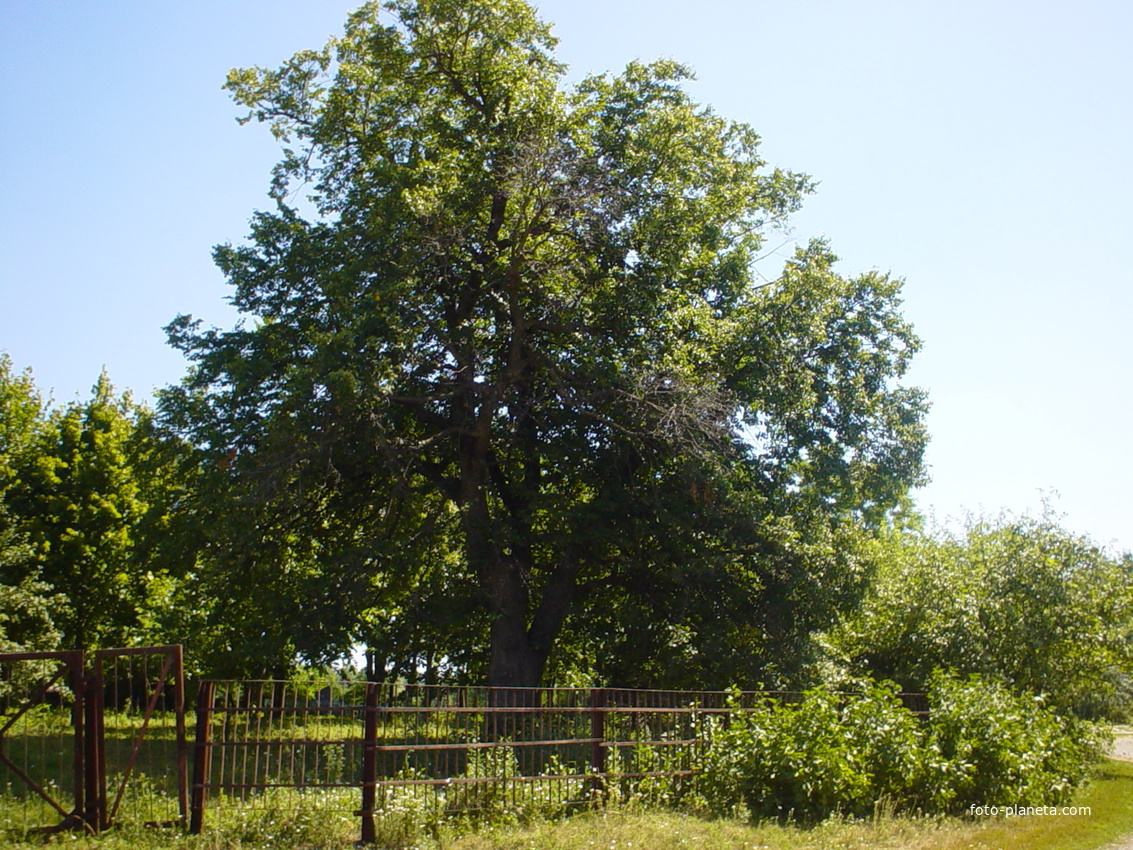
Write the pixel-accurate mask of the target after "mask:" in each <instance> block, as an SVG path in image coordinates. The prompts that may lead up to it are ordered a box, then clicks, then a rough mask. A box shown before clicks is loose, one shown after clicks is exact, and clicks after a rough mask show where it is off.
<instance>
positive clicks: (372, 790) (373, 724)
mask: <svg viewBox="0 0 1133 850" xmlns="http://www.w3.org/2000/svg"><path fill="white" fill-rule="evenodd" d="M380 696H381V686H380V685H376V684H374V683H373V682H367V683H366V701H365V708H364V709H363V710H364V712H365V714H364V719H363V730H362V811H361V812H359V814H361V816H362V843H363V844H374V843H375V842H376V841H377V840H378V835H377V828H376V826H375V824H374V804H375V803H376V802H377V794H376V790H377V784H378V704H379V697H380Z"/></svg>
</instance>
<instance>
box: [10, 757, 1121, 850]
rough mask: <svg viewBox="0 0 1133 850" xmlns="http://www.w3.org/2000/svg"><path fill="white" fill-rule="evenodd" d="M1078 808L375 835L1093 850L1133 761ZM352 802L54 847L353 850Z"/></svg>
mask: <svg viewBox="0 0 1133 850" xmlns="http://www.w3.org/2000/svg"><path fill="white" fill-rule="evenodd" d="M347 797H350V799H349V800H347V799H346V798H347ZM1074 805H1078V806H1090V807H1091V809H1092V814H1091V815H1088V816H1077V817H1063V816H1051V817H1032V818H1001V819H994V818H988V819H959V818H915V817H900V816H897V817H894V816H890V815H884V814H882V815H880V816H879V817H877V818H874V819H872V820H866V821H846V820H837V819H835V820H830V821H827V822H825V823H822V824H819V825H817V826H813V827H796V826H780V825H778V824H767V823H765V824H756V825H752V824H748V823H744V822H741V821H736V820H727V819H707V818H700V817H695V816H691V815H683V814H679V813H676V812H669V811H656V810H649V809H644V808H640V807H637V806H633V805H630V806H623V807H620V808H613V809H610V810H606V811H594V812H587V813H582V814H578V815H575V816H572V817H569V818H562V819H557V820H540V821H533V822H531V823H527V824H518V825H517V824H512V825H497V826H494V827H484V826H481V827H480V828H478V829H469V828H468V827H467V826H464V827H461V826H460V824H459V823H449V824H447V825H445V826H442V827H441V829H440V831H439V834H432V835H424V834H422V833H421V832H420V831H419V830H418V829H417V828H416V827H415V826H413V825H412V823H411V821H412V817H401V818H399V816H398V815H397V813H396V812H393V813H391V814H390V815H389V816H388V817H386V818H384V819H383V820H382V821H381V822H379V833H380V836H382V837H384V838H385V839H386V840H385V841H384V842H383V845H379V846H385V847H418V848H421V850H670V848H690V850H691V848H701V847H703V848H712V850H716V848H719V849H720V850H756V848H763V850H834V848H838V850H859V848H860V850H866V848H882V850H886V848H893V850H897V848H907V850H991V849H992V848H1011V850H1092V848H1101V847H1103V846H1105V845H1107V844H1109V843H1111V842H1113V841H1115V840H1117V839H1119V838H1121V837H1122V836H1125V835H1130V834H1133V763H1126V762H1116V761H1110V762H1107V763H1106V764H1105V765H1104V766H1103V767H1102V768H1101V770H1100V771H1099V774H1098V776H1097V778H1096V779H1095V781H1094V782H1092V783H1091V784H1090V785H1089V786H1087V787H1086V788H1085V789H1083V791H1081V792H1080V793H1079V794H1078V796H1077V797H1076V799H1075V800H1074ZM352 806H353V796H352V795H349V794H346V795H335V794H327V795H319V794H317V793H316V794H305V795H298V796H297V797H294V796H293V797H285V796H282V795H281V796H279V797H278V798H276V799H274V800H272V799H268V800H265V801H261V803H260V804H259V805H258V806H257V807H249V806H245V807H239V806H234V805H231V806H223V805H220V806H217V807H215V808H214V809H213V810H212V811H211V812H210V815H211V817H212V820H211V824H212V825H211V827H210V828H209V830H208V831H207V834H206V835H203V836H200V837H192V836H186V835H182V834H180V833H179V832H176V831H173V830H155V829H148V828H144V827H141V826H127V827H125V828H123V829H119V830H115V831H113V832H111V833H109V834H106V835H103V836H100V837H98V838H89V837H83V836H72V835H60V836H53V837H52V838H51V840H50V842H49V843H54V844H67V845H68V846H71V847H74V848H76V850H252V848H265V850H266V848H279V850H286V849H287V848H302V850H346V848H349V847H352V846H353V843H354V841H355V840H356V839H357V835H358V833H357V830H358V820H357V819H356V818H355V817H353V815H352V813H351V812H350V811H349V809H350V808H351V807H352ZM405 814H406V815H412V814H413V813H412V812H406V813H405ZM8 837H9V840H10V841H11V843H10V844H9V846H11V847H12V848H13V850H16V848H22V850H31V848H38V847H42V846H43V839H42V837H39V836H25V837H23V838H20V837H18V836H14V835H11V834H10V835H9V836H8ZM0 840H2V839H0Z"/></svg>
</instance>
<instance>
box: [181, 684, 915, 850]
mask: <svg viewBox="0 0 1133 850" xmlns="http://www.w3.org/2000/svg"><path fill="white" fill-rule="evenodd" d="M847 698H848V699H849V698H852V695H847ZM801 699H802V694H800V693H793V692H768V691H758V692H740V693H729V692H723V691H651V690H629V689H616V688H530V689H527V688H485V687H456V686H443V685H433V686H430V685H401V684H379V683H365V682H345V681H336V682H317V683H297V682H293V681H204V682H201V683H200V686H199V690H198V695H197V722H196V730H195V746H194V752H193V781H192V799H191V804H190V831H191V832H193V833H194V834H199V833H200V832H201V830H202V829H203V826H204V821H205V813H206V809H207V808H208V807H209V806H210V804H211V805H231V804H237V805H245V806H246V805H249V804H250V805H258V804H259V805H267V804H269V803H270V804H271V805H288V804H287V803H286V802H283V803H281V802H280V800H281V798H280V794H283V793H288V792H290V793H296V792H298V793H303V792H305V791H311V790H315V789H317V790H319V791H320V792H321V795H322V796H321V797H320V799H321V800H322V801H323V803H324V805H326V806H327V807H329V808H332V809H337V810H338V811H339V812H340V813H342V814H343V815H344V816H345V815H347V813H348V814H349V816H352V817H360V818H361V832H362V840H363V841H364V842H370V841H373V840H374V836H375V818H376V816H377V815H378V814H379V813H380V812H382V811H385V810H389V809H391V808H398V807H400V808H401V809H404V808H405V807H413V808H417V809H421V808H423V807H428V808H431V810H432V811H434V812H437V811H440V812H443V813H446V814H472V815H474V814H477V813H487V812H491V811H497V810H501V809H503V810H516V809H530V808H531V807H532V806H535V807H539V808H541V809H543V810H548V811H549V810H554V811H563V810H567V809H570V808H573V807H583V806H587V805H591V804H593V803H594V802H596V801H600V800H602V799H605V797H606V796H607V795H609V794H617V795H618V796H619V797H620V798H622V799H625V798H628V797H631V796H637V797H640V798H652V797H670V796H673V795H679V794H681V793H682V792H683V791H684V790H685V789H686V788H687V787H688V786H689V783H690V782H691V781H692V780H693V779H694V777H695V775H696V772H697V768H698V765H699V764H700V763H701V757H702V755H703V753H704V750H705V748H706V747H707V745H708V743H709V737H710V734H711V722H710V721H711V718H713V717H723V716H725V715H727V714H729V713H730V712H732V711H734V710H737V709H738V710H740V711H742V710H744V708H752V707H754V706H755V705H757V704H763V703H766V702H767V701H769V700H770V701H778V702H782V703H792V702H799V701H801ZM902 700H903V701H904V703H905V705H906V707H907V708H909V709H910V710H912V711H914V712H917V713H924V712H925V710H926V709H927V706H926V705H925V703H924V697H923V696H922V695H919V694H903V695H902ZM359 793H360V802H361V806H360V807H359V805H358V803H359ZM308 800H309V797H308ZM210 801H211V803H210ZM305 802H306V801H305ZM296 804H297V803H296Z"/></svg>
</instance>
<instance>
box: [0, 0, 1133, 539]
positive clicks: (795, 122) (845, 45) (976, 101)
mask: <svg viewBox="0 0 1133 850" xmlns="http://www.w3.org/2000/svg"><path fill="white" fill-rule="evenodd" d="M353 5H355V4H354V3H351V2H339V0H320V2H317V3H314V2H309V0H308V1H307V2H299V0H270V2H269V1H268V0H239V2H236V3H229V2H225V3H221V2H219V1H218V0H194V2H193V3H168V2H153V0H145V2H142V0H101V2H98V3H89V2H80V0H66V2H65V1H64V0H0V83H2V85H0V116H2V117H0V150H2V151H3V154H4V155H3V157H0V186H2V191H0V349H3V350H6V351H7V352H8V353H9V354H10V355H11V357H12V359H13V361H14V362H15V364H16V365H17V366H18V367H20V368H23V367H26V366H30V367H32V369H33V371H34V374H35V376H36V379H37V381H38V383H39V384H40V386H41V387H43V388H45V389H51V390H52V391H53V394H54V397H55V399H56V400H57V401H68V400H70V399H72V398H74V397H76V395H81V396H85V395H86V394H87V393H88V392H89V388H90V386H91V385H92V384H93V383H94V381H95V379H96V378H97V375H98V372H99V370H100V369H101V368H102V367H103V366H105V367H106V369H107V370H108V372H109V374H110V376H111V378H112V380H113V381H114V382H115V384H116V385H117V386H118V387H119V388H130V389H132V390H133V391H134V393H135V395H136V396H138V397H141V398H148V397H149V396H150V394H151V393H152V390H153V389H154V388H155V387H158V386H162V385H165V384H167V383H171V382H174V381H176V380H177V379H178V378H179V376H180V375H181V373H182V372H183V368H184V366H183V363H182V361H181V359H180V357H179V355H177V354H176V353H175V352H173V351H172V350H171V349H169V348H168V347H167V346H166V345H165V341H164V334H163V333H162V331H161V328H162V327H163V326H164V325H165V324H167V323H168V322H169V321H170V319H172V318H173V316H175V315H176V314H178V313H192V314H194V315H196V316H199V317H201V318H203V319H204V320H205V321H206V323H216V324H220V325H230V324H231V323H232V321H233V314H232V313H231V311H230V310H229V308H228V307H227V306H226V305H225V302H224V298H225V295H226V287H225V284H224V281H223V279H222V278H221V276H220V274H219V273H218V272H217V271H216V269H215V268H213V266H212V263H211V260H210V251H211V247H212V246H213V245H214V244H216V243H219V242H224V241H237V240H239V239H240V238H241V237H243V236H244V234H245V233H246V231H247V221H248V218H249V216H250V214H251V212H252V211H253V210H254V209H256V208H264V207H266V206H268V203H269V202H268V199H267V197H266V190H267V186H268V179H269V177H268V175H269V171H270V168H271V166H272V165H273V164H274V162H275V160H276V158H277V148H276V146H275V143H274V142H273V140H272V139H271V137H270V134H269V133H268V132H267V131H266V130H265V129H264V128H262V127H256V126H247V127H239V126H238V125H237V124H236V122H235V120H234V118H235V116H236V115H237V114H239V111H238V110H237V109H236V107H235V106H234V105H233V104H232V103H231V102H230V101H229V100H228V98H227V96H226V95H225V93H224V92H222V91H221V89H220V85H221V83H222V82H223V80H224V77H225V74H226V73H227V71H228V69H229V68H230V67H233V66H247V65H256V64H259V65H271V66H274V65H276V64H278V63H279V62H281V61H282V60H283V59H285V58H286V57H288V56H290V55H291V54H292V53H294V52H295V51H297V50H300V49H303V48H307V47H316V46H320V45H321V44H322V43H323V42H324V41H325V40H326V38H327V37H328V36H330V35H333V34H335V33H337V32H338V31H340V29H341V25H342V22H343V21H344V20H345V17H346V14H347V12H348V11H349V9H350V8H352V7H353ZM539 6H540V9H541V13H542V15H543V17H544V18H546V19H548V20H550V21H553V22H554V23H555V25H556V27H555V31H556V33H557V34H558V35H559V37H560V38H561V44H560V50H559V56H560V58H561V59H563V60H564V61H566V62H568V63H569V64H570V65H571V68H572V71H571V74H572V76H573V77H577V76H580V75H581V74H583V73H586V72H591V71H604V70H617V69H620V68H621V67H622V66H624V64H625V63H626V62H627V61H629V60H631V59H635V58H641V59H653V58H659V57H671V58H675V59H678V60H680V61H683V62H686V63H688V64H689V65H691V66H692V67H693V68H694V69H695V71H696V72H697V75H698V80H697V82H695V83H694V84H693V92H694V94H695V95H696V97H697V98H698V99H700V100H701V101H703V102H705V103H710V104H712V105H713V106H714V107H715V108H716V109H717V110H718V111H719V112H720V113H722V114H723V115H725V116H727V117H729V118H733V119H737V120H742V121H746V122H748V123H750V124H751V125H752V126H754V127H755V128H756V130H757V131H759V133H760V134H761V135H762V136H763V139H764V147H763V152H764V155H765V157H766V158H767V159H768V161H769V162H770V163H772V164H775V165H781V166H784V167H787V168H791V169H794V170H798V171H804V172H807V173H809V174H811V175H812V176H813V177H814V178H815V179H816V180H818V181H819V184H820V185H819V189H818V192H817V194H816V195H815V196H814V197H812V198H811V199H810V200H809V201H808V203H807V204H806V207H805V208H804V211H803V212H802V213H801V214H800V215H798V216H797V217H796V219H795V223H794V232H793V237H794V238H795V239H797V240H800V241H805V240H806V239H807V238H809V237H811V236H816V235H824V236H827V237H828V238H829V239H830V240H831V242H832V245H833V247H834V249H835V250H836V251H837V252H838V253H839V254H840V255H841V256H842V258H843V261H842V265H841V270H842V271H843V272H844V273H847V274H851V273H854V272H857V271H864V270H868V269H871V268H880V269H882V270H886V271H891V272H892V273H893V274H895V275H898V276H900V277H903V278H905V279H906V281H907V283H906V290H905V298H906V301H905V312H906V315H907V316H908V317H909V318H910V319H911V320H912V322H913V323H914V325H915V326H916V328H917V330H918V332H919V333H920V335H921V336H922V338H923V339H924V344H925V346H924V350H923V352H922V353H921V354H920V355H919V358H918V362H917V364H916V365H915V367H914V369H913V372H912V374H911V375H910V381H911V382H913V383H916V384H918V385H920V386H923V387H925V388H927V389H928V391H929V393H930V395H931V397H932V400H933V404H934V407H933V411H932V414H931V416H930V420H929V426H930V429H931V431H932V435H933V442H932V445H931V448H930V452H929V462H930V464H931V466H932V475H933V483H932V484H931V485H930V486H929V487H927V488H925V489H924V490H923V491H921V492H920V493H919V494H918V502H919V503H920V505H921V506H922V508H924V509H925V510H926V511H933V512H935V514H936V515H937V516H938V517H939V518H941V519H944V518H946V517H949V516H957V515H959V514H961V513H962V512H963V511H965V510H971V511H980V510H983V511H985V512H989V513H990V512H995V511H998V510H1000V509H1008V510H1013V511H1017V512H1020V511H1024V510H1032V511H1033V510H1034V509H1035V508H1036V506H1037V505H1038V504H1039V501H1040V497H1041V493H1042V492H1044V491H1045V492H1047V493H1057V494H1058V496H1057V498H1056V500H1055V506H1056V508H1058V509H1059V510H1060V511H1062V512H1064V513H1065V514H1066V519H1065V522H1066V524H1067V525H1068V526H1069V527H1070V528H1072V529H1074V530H1076V531H1080V532H1082V533H1086V534H1089V535H1091V536H1093V537H1094V538H1096V539H1097V540H1099V541H1101V542H1112V543H1114V544H1115V545H1116V546H1117V547H1119V548H1122V549H1133V529H1130V526H1129V517H1130V516H1133V492H1131V489H1130V486H1129V482H1130V481H1131V480H1133V453H1131V452H1130V450H1129V443H1128V439H1129V438H1128V435H1129V433H1130V430H1131V429H1130V426H1129V422H1130V419H1131V414H1133V402H1131V400H1130V399H1131V398H1133V392H1131V389H1133V386H1131V384H1133V378H1131V368H1130V367H1131V366H1133V334H1131V333H1130V330H1129V327H1128V326H1129V323H1130V319H1131V317H1133V286H1131V285H1130V284H1131V283H1133V271H1131V265H1130V262H1129V260H1128V258H1127V256H1126V254H1127V253H1128V246H1129V244H1130V234H1131V233H1133V211H1131V210H1133V206H1131V203H1130V199H1131V198H1133V156H1130V135H1131V131H1133V108H1131V107H1133V95H1131V92H1130V83H1131V81H1133V51H1130V50H1129V49H1128V44H1129V42H1130V38H1131V37H1133V5H1131V4H1128V3H1125V2H1103V1H1102V0H1083V2H1079V3H1076V4H1074V5H1073V6H1071V4H1068V3H1058V4H1055V3H1035V2H1028V3H1024V2H1014V0H1010V1H1009V2H1008V1H1004V2H994V1H993V0H983V2H968V0H954V1H953V2H950V3H928V2H913V0H900V2H896V0H895V1H894V2H881V0H855V2H833V0H827V2H821V1H820V0H795V2H763V0H747V2H725V0H701V1H700V2H698V3H696V4H688V3H681V4H677V3H670V2H664V0H650V2H645V0H603V2H595V1H593V0H573V2H568V0H553V2H552V0H547V2H544V3H542V4H539ZM782 250H783V252H784V253H786V252H789V251H790V250H791V246H790V245H787V246H784V248H783V249H782ZM767 262H768V263H769V265H768V266H766V268H765V273H767V274H771V273H773V271H774V264H776V263H777V260H776V259H772V260H769V261H767Z"/></svg>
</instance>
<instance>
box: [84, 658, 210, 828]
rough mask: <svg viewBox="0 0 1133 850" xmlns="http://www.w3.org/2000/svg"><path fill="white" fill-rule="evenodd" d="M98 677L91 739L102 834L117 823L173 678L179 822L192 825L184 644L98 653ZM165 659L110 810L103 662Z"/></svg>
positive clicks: (96, 676) (92, 776)
mask: <svg viewBox="0 0 1133 850" xmlns="http://www.w3.org/2000/svg"><path fill="white" fill-rule="evenodd" d="M93 654H94V676H93V688H94V693H93V699H91V700H90V702H92V703H94V704H95V705H96V706H97V708H95V709H93V710H92V713H93V718H92V720H93V724H92V727H91V728H92V730H93V731H92V735H91V737H92V738H93V739H94V740H95V741H96V742H97V743H94V744H92V746H91V750H92V754H93V755H94V757H95V758H96V759H97V762H98V769H97V772H96V773H95V774H92V775H91V778H92V781H93V782H95V786H94V787H95V788H96V789H97V791H96V800H97V803H96V805H97V807H98V811H97V817H98V831H100V832H101V831H102V830H105V829H108V828H109V827H110V826H111V825H113V823H114V818H115V816H117V814H118V807H119V805H120V804H121V802H122V795H123V794H124V793H125V791H126V786H127V785H128V784H129V782H130V775H131V774H132V773H133V770H134V763H135V761H136V760H137V757H138V753H139V751H140V750H141V746H142V741H143V740H144V739H145V734H146V730H147V729H148V728H149V722H150V719H151V718H152V717H153V713H154V711H155V709H156V708H157V703H158V700H159V699H161V695H162V693H163V691H164V690H165V685H166V682H167V681H168V680H169V679H170V677H171V676H172V684H173V711H174V718H175V724H176V733H175V734H176V738H177V810H178V813H179V818H178V819H179V821H180V823H181V825H182V826H184V825H185V824H186V823H188V816H189V797H188V761H187V757H188V756H187V754H188V747H187V744H186V738H185V668H184V656H183V653H182V649H181V645H180V644H166V645H164V646H139V647H117V648H114V649H99V650H96V651H95V652H94V653H93ZM152 655H157V656H164V657H165V662H164V664H163V665H162V668H161V676H160V678H159V679H158V681H157V687H156V688H155V689H154V692H153V694H152V695H147V696H148V697H149V699H148V702H147V703H146V709H145V717H144V718H143V720H142V728H141V729H139V730H138V733H137V735H136V736H135V737H134V745H133V748H132V750H131V753H130V758H129V760H128V761H127V763H126V770H125V773H124V775H123V777H122V782H121V784H120V785H119V786H118V790H117V792H116V793H115V795H114V802H113V804H112V805H110V806H108V805H107V802H108V800H109V797H108V796H107V787H106V730H105V726H104V717H105V705H104V704H103V702H104V695H103V685H104V681H103V675H102V672H103V667H102V666H103V661H104V660H110V659H117V658H125V657H132V656H152Z"/></svg>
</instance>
